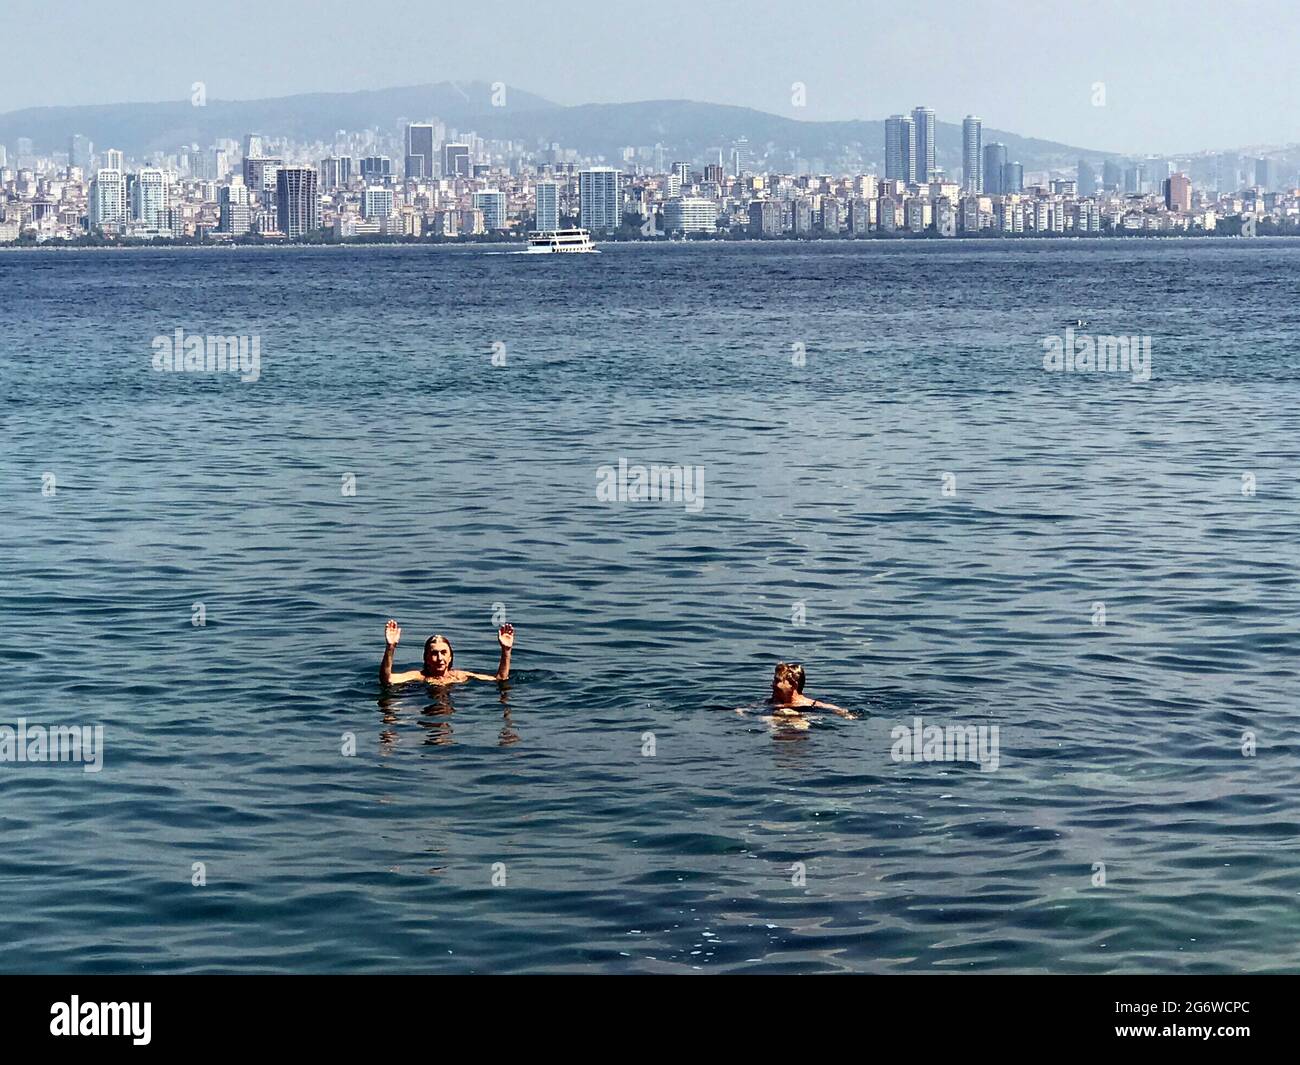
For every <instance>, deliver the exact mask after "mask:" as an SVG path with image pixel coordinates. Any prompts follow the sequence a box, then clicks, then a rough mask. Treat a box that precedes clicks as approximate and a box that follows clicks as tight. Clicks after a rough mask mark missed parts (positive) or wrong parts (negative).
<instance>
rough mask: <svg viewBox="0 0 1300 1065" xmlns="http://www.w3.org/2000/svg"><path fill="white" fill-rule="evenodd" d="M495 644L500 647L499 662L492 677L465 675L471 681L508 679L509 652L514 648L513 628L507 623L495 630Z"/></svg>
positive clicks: (484, 674) (478, 674) (481, 674)
mask: <svg viewBox="0 0 1300 1065" xmlns="http://www.w3.org/2000/svg"><path fill="white" fill-rule="evenodd" d="M497 643H499V644H500V645H501V661H500V662H499V663H497V671H496V673H495V674H493V675H492V676H490V677H489V676H488V675H487V674H486V673H468V672H467V673H466V674H465V676H466V677H469V678H470V679H471V680H508V679H509V678H510V652H511V650H512V649H513V648H514V646H515V627H514V626H513V625H511V624H509V623H508V622H507V623H506V624H505V625H502V626H501V628H499V629H497Z"/></svg>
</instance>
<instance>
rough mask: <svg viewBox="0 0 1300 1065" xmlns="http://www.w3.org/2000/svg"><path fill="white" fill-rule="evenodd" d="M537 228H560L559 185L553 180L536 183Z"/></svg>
mask: <svg viewBox="0 0 1300 1065" xmlns="http://www.w3.org/2000/svg"><path fill="white" fill-rule="evenodd" d="M536 215H537V218H536V221H535V223H534V225H535V226H536V228H537V229H559V228H560V186H559V185H557V184H556V183H555V182H554V181H539V182H538V183H537V211H536Z"/></svg>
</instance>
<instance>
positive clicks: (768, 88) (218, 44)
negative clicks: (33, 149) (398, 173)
mask: <svg viewBox="0 0 1300 1065" xmlns="http://www.w3.org/2000/svg"><path fill="white" fill-rule="evenodd" d="M131 10H132V15H131V18H129V19H124V18H122V17H121V12H120V11H119V10H117V9H115V8H113V7H110V6H103V5H98V4H91V3H82V2H72V0H61V2H60V0H56V2H53V3H50V2H37V0H10V2H9V3H8V4H7V5H6V15H7V19H6V22H7V25H9V26H10V27H21V30H22V32H21V43H20V46H15V47H12V48H11V49H9V51H8V54H7V55H6V61H5V63H4V65H3V66H2V67H0V113H3V112H9V111H14V110H19V109H23V108H30V107H46V106H66V105H77V104H103V103H118V102H126V101H140V102H144V101H162V100H173V99H182V98H187V97H188V96H189V94H190V91H191V86H192V84H193V83H194V82H196V81H201V82H203V83H204V84H205V86H206V89H207V92H208V94H209V95H210V97H211V98H213V99H226V100H238V99H258V98H263V97H272V96H282V95H290V94H295V93H306V92H325V91H329V92H334V91H351V90H358V89H378V88H384V87H389V86H394V85H407V84H421V83H426V82H432V81H443V80H461V79H463V80H481V81H489V82H493V81H500V82H504V83H506V84H507V85H511V86H515V87H517V88H520V89H524V90H527V91H529V92H533V93H537V94H539V95H541V96H543V97H546V98H548V99H551V100H554V101H556V102H558V103H561V104H581V103H600V102H626V101H633V100H647V99H667V98H673V99H694V100H702V101H709V102H714V103H726V104H735V105H740V106H746V107H754V108H758V109H760V110H764V111H770V112H772V113H774V114H780V115H785V116H787V117H791V118H798V119H807V120H812V121H818V120H843V119H854V118H860V119H883V118H884V117H886V116H887V115H889V114H891V113H896V112H901V111H905V110H907V109H909V108H911V107H913V106H915V105H916V104H918V103H921V102H924V103H926V104H928V105H930V106H932V107H934V108H935V109H936V110H937V111H938V112H939V114H940V115H945V116H950V117H955V118H958V119H959V118H960V116H961V115H964V114H968V113H976V114H980V115H982V116H983V117H984V119H985V121H986V122H988V123H989V124H991V125H993V126H996V127H997V128H1001V129H1007V130H1014V131H1016V132H1018V133H1020V134H1022V135H1024V136H1032V137H1041V138H1046V139H1050V140H1056V141H1060V142H1063V143H1067V144H1074V145H1079V146H1084V147H1087V148H1090V149H1093V150H1097V151H1114V152H1128V153H1138V152H1141V153H1147V152H1159V153H1172V152H1190V151H1196V150H1201V149H1214V148H1243V147H1248V146H1254V145H1275V144H1284V143H1288V142H1293V141H1297V140H1300V116H1297V114H1296V111H1295V108H1294V100H1295V99H1296V98H1297V96H1298V95H1300V73H1298V72H1297V70H1296V67H1295V64H1294V62H1293V61H1292V56H1291V55H1290V47H1291V42H1292V41H1294V40H1295V39H1296V36H1297V31H1298V30H1300V11H1298V10H1297V9H1296V8H1295V7H1294V6H1292V5H1288V4H1284V3H1243V4H1233V5H1223V4H1219V3H1212V2H1209V0H1193V2H1187V3H1172V2H1164V0H1161V2H1156V3H1151V4H1147V5H1143V6H1141V7H1133V6H1131V5H1128V4H1124V3H1120V2H1115V0H1099V2H1096V3H1090V4H1086V5H1084V4H1077V5H1069V6H1058V5H1051V6H1046V5H1045V6H1043V7H1035V6H1025V5H1021V4H1014V3H1009V2H1004V0H986V2H978V0H977V2H972V3H967V4H962V5H956V4H933V3H930V4H919V5H910V6H908V7H906V8H898V7H896V6H895V5H886V4H880V3H865V4H864V3H849V2H843V0H829V2H827V3H825V4H822V5H819V6H818V8H817V10H816V11H815V12H811V11H809V12H800V11H798V10H796V9H792V8H790V7H789V6H788V5H784V4H775V3H770V2H764V0H760V2H756V3H746V4H739V3H710V4H699V3H687V2H683V0H663V2H661V3H658V4H656V5H655V6H654V7H653V9H648V10H646V11H644V12H629V13H625V14H624V15H623V16H622V17H615V18H609V17H605V16H604V15H602V16H601V17H596V15H597V14H598V11H599V9H598V8H597V7H596V6H595V5H593V4H589V3H573V2H568V0H561V2H558V3H553V4H550V5H547V6H546V8H545V9H544V10H543V9H539V8H538V7H537V6H536V5H534V4H528V3H523V2H521V0H497V2H491V0H489V2H484V3H480V4H476V5H475V6H474V8H473V9H472V11H471V10H470V9H467V8H464V7H463V6H460V5H454V4H446V3H436V4H428V3H419V2H416V0H393V2H392V3H389V4H387V5H385V6H384V8H383V10H382V17H381V18H376V19H369V18H367V17H365V15H364V13H363V12H362V11H361V10H360V9H358V7H357V6H356V5H355V4H354V3H351V2H341V0H311V2H308V0H283V2H280V3H276V4H274V5H267V4H263V3H252V2H249V0H230V2H228V3H227V4H224V5H223V6H222V7H221V9H220V10H219V11H215V10H214V9H211V8H209V7H207V6H203V7H200V6H199V5H196V4H177V3H163V2H161V0H139V2H137V3H134V4H133V5H132V9H131ZM218 22H219V23H220V24H221V25H222V26H224V27H227V28H228V32H227V31H224V30H223V31H221V32H213V31H214V30H215V29H216V28H217V27H216V23H218ZM69 25H76V26H77V27H79V32H78V33H77V34H75V35H73V34H70V33H69V32H68V26H69ZM142 25H148V26H149V27H150V32H149V33H147V34H143V33H140V32H139V27H140V26H142ZM235 40H237V41H238V42H239V43H238V47H232V46H231V44H232V41H235ZM1210 42H1213V46H1212V47H1209V44H1210ZM795 83H799V84H801V85H803V86H805V92H804V94H803V96H802V106H800V105H797V104H795V103H793V102H792V101H793V94H792V86H793V85H794V84H795ZM1099 84H1100V85H1102V86H1104V104H1100V105H1099V104H1098V103H1097V99H1098V95H1097V86H1098V85H1099Z"/></svg>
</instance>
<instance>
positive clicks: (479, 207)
mask: <svg viewBox="0 0 1300 1065" xmlns="http://www.w3.org/2000/svg"><path fill="white" fill-rule="evenodd" d="M474 209H475V210H476V211H482V212H483V228H484V229H505V228H506V194H505V193H504V192H498V191H497V190H496V189H487V190H485V191H483V192H476V193H474Z"/></svg>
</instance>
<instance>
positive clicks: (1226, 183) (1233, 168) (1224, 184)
mask: <svg viewBox="0 0 1300 1065" xmlns="http://www.w3.org/2000/svg"><path fill="white" fill-rule="evenodd" d="M1215 185H1216V186H1217V188H1218V190H1219V192H1221V193H1223V192H1240V191H1241V157H1240V156H1238V155H1234V154H1233V153H1231V152H1224V153H1223V154H1222V155H1220V156H1219V157H1218V159H1217V160H1216V164H1215Z"/></svg>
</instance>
